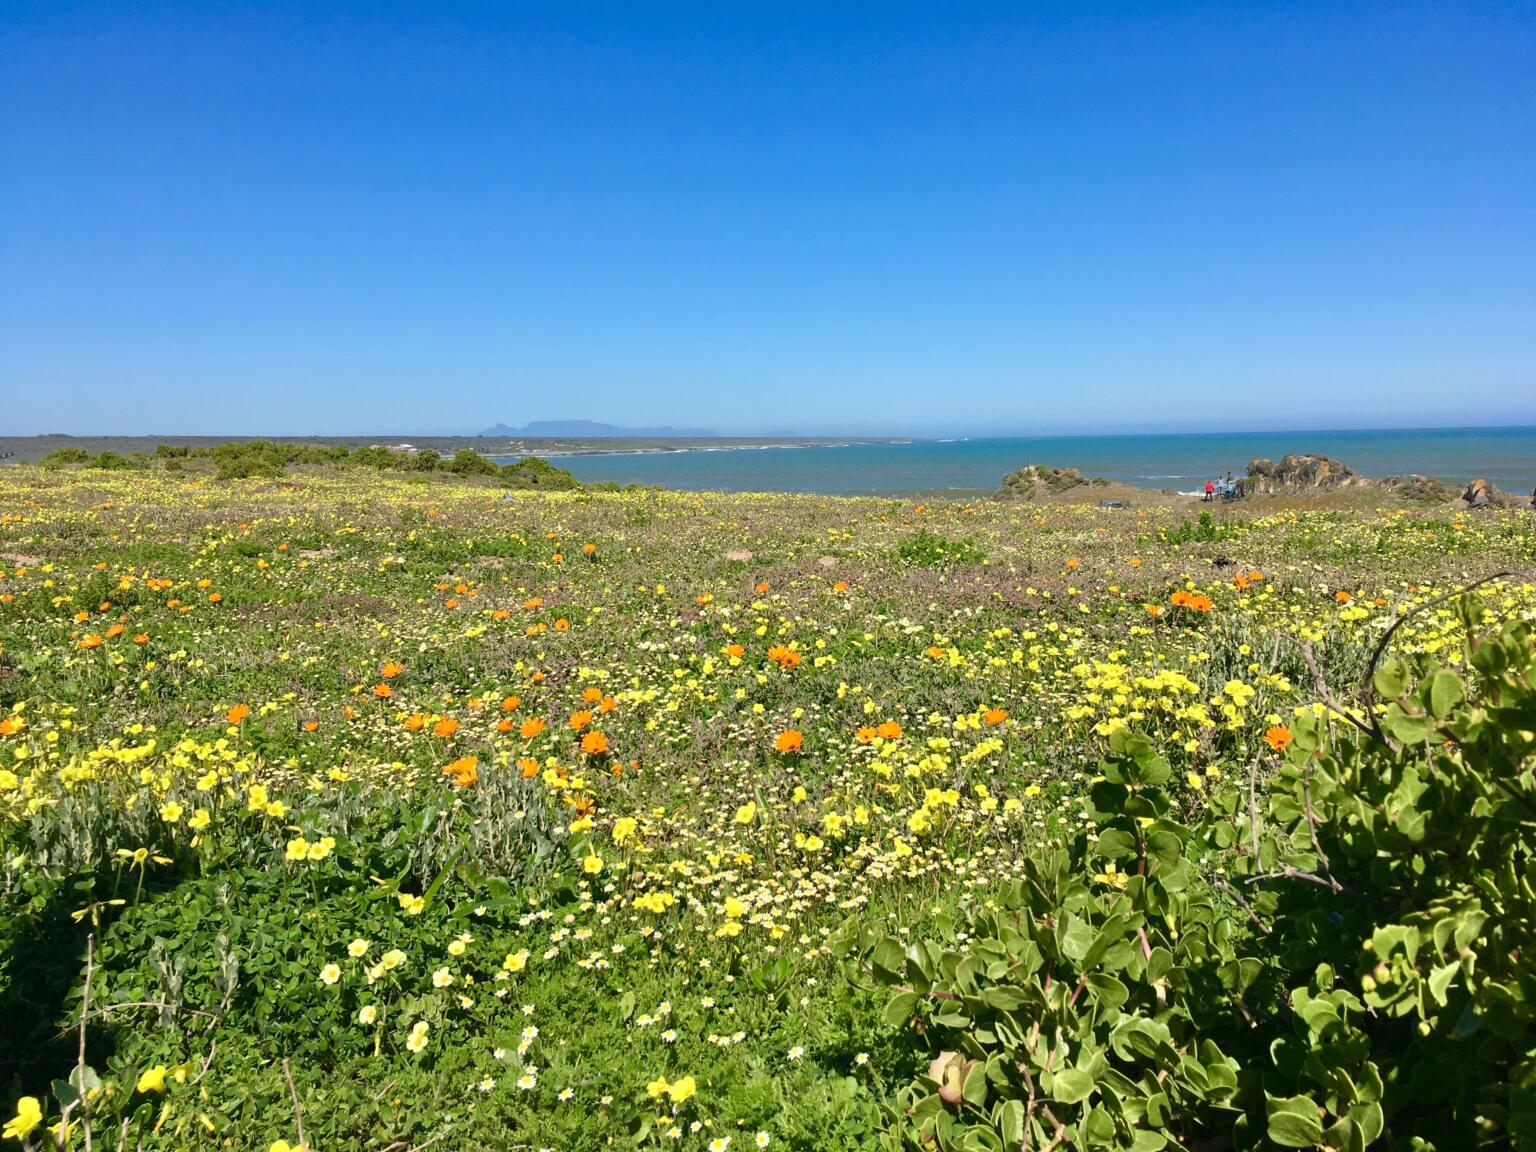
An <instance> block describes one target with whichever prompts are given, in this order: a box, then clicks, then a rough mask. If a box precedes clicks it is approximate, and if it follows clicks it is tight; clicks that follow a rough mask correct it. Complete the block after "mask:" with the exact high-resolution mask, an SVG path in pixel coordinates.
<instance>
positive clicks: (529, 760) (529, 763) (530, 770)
mask: <svg viewBox="0 0 1536 1152" xmlns="http://www.w3.org/2000/svg"><path fill="white" fill-rule="evenodd" d="M517 766H518V768H519V769H520V770H521V771H522V774H523V779H524V780H531V779H532V778H533V777H535V776H537V775H538V774H539V762H538V761H537V760H535V759H534V758H533V757H532V756H524V757H522V758H520V759H519V760H518V762H517Z"/></svg>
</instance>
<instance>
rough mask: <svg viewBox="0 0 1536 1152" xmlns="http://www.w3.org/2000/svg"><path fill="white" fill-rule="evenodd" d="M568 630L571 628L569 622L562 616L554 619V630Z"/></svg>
mask: <svg viewBox="0 0 1536 1152" xmlns="http://www.w3.org/2000/svg"><path fill="white" fill-rule="evenodd" d="M570 630H571V622H570V621H569V620H567V619H566V618H565V617H564V616H562V617H560V619H558V620H556V621H555V631H556V632H569V631H570Z"/></svg>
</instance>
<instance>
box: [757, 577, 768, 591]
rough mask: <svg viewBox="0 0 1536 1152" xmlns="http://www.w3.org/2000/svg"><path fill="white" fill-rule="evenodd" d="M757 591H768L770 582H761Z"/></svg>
mask: <svg viewBox="0 0 1536 1152" xmlns="http://www.w3.org/2000/svg"><path fill="white" fill-rule="evenodd" d="M757 590H758V591H759V592H766V591H768V581H766V580H763V581H761V582H760V583H759V584H758V586H757Z"/></svg>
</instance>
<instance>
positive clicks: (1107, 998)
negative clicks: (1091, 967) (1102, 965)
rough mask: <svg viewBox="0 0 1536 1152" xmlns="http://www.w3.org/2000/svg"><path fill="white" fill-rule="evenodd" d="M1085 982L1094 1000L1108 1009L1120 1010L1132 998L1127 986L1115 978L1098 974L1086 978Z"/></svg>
mask: <svg viewBox="0 0 1536 1152" xmlns="http://www.w3.org/2000/svg"><path fill="white" fill-rule="evenodd" d="M1085 982H1086V983H1087V985H1088V991H1090V992H1091V993H1093V998H1094V999H1095V1000H1097V1001H1098V1002H1099V1003H1100V1004H1102V1005H1104V1007H1106V1008H1110V1009H1114V1008H1119V1007H1120V1006H1121V1005H1123V1004H1124V1003H1125V1002H1126V1001H1127V1000H1129V999H1130V997H1131V994H1130V992H1129V991H1128V990H1127V989H1126V986H1125V985H1124V984H1122V983H1121V982H1120V981H1119V980H1117V979H1116V978H1115V977H1113V976H1105V975H1102V974H1101V973H1097V972H1096V973H1094V974H1092V975H1090V976H1088V977H1086V978H1085Z"/></svg>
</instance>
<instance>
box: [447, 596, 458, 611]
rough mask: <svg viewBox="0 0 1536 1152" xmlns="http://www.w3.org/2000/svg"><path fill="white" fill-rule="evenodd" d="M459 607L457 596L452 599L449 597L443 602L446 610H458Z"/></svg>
mask: <svg viewBox="0 0 1536 1152" xmlns="http://www.w3.org/2000/svg"><path fill="white" fill-rule="evenodd" d="M458 606H459V598H458V597H457V596H450V597H448V599H446V600H444V601H443V607H444V608H450V609H451V608H457V607H458Z"/></svg>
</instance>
